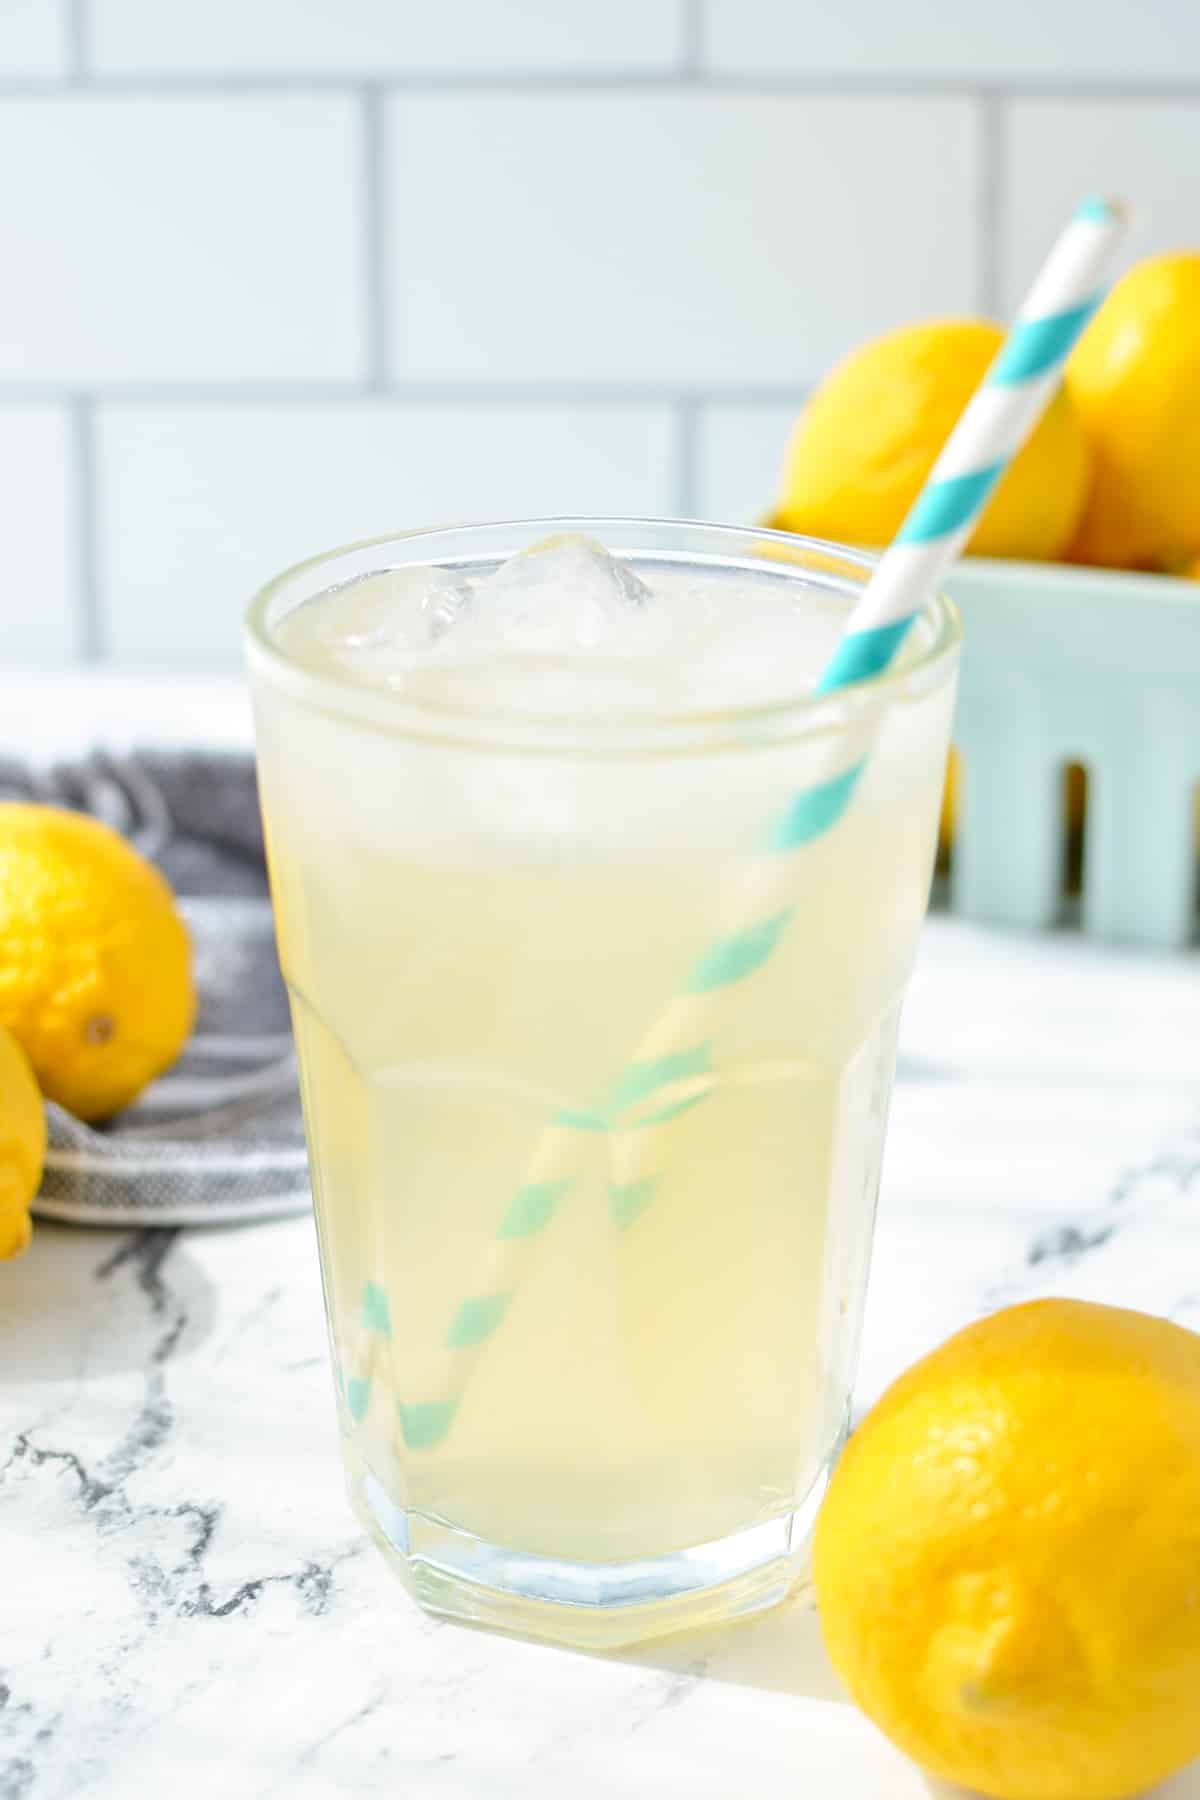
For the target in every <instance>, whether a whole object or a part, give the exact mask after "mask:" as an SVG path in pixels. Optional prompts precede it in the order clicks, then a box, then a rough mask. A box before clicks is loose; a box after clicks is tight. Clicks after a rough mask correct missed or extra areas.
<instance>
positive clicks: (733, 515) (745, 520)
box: [696, 401, 800, 525]
mask: <svg viewBox="0 0 1200 1800" xmlns="http://www.w3.org/2000/svg"><path fill="white" fill-rule="evenodd" d="M799 411H800V402H799V401H796V402H795V404H792V405H787V406H784V405H771V406H706V407H705V408H704V409H703V411H702V412H701V414H700V420H699V439H698V444H697V450H696V501H697V510H698V512H699V513H700V516H701V517H702V518H705V519H715V520H717V521H718V523H720V524H729V525H743V524H745V525H753V524H757V523H759V522H761V520H762V519H764V518H765V517H766V515H767V514H768V513H769V512H770V511H771V509H772V508H773V506H774V504H775V501H776V498H777V496H778V491H779V475H780V471H781V469H782V467H783V453H784V449H785V447H786V445H787V440H788V434H789V432H790V431H791V429H792V426H793V425H794V424H795V422H796V417H797V415H798V413H799Z"/></svg>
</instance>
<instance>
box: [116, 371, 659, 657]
mask: <svg viewBox="0 0 1200 1800" xmlns="http://www.w3.org/2000/svg"><path fill="white" fill-rule="evenodd" d="M673 427H674V421H673V419H672V417H671V414H670V412H669V410H668V409H667V408H665V407H653V406H621V405H605V404H595V405H589V406H586V407H573V408H567V407H562V406H520V407H514V406H509V405H482V406H474V407H472V406H463V405H453V404H449V405H440V406H424V405H422V406H416V405H407V406H406V405H400V404H396V403H394V402H380V403H372V402H363V403H359V404H340V403H339V404H329V405H311V406H310V405H294V406H278V407H269V406H221V405H215V404H213V405H196V406H192V407H152V406H126V405H115V406H111V407H107V408H105V409H104V411H103V413H102V417H101V429H100V436H99V471H100V496H101V503H102V508H103V517H104V529H103V543H102V556H101V560H102V592H103V595H104V600H105V606H106V613H107V619H108V650H109V654H110V655H111V657H112V658H113V660H116V661H120V662H124V663H128V664H156V665H160V666H167V665H170V664H172V663H177V664H181V665H186V666H188V667H193V666H197V665H202V666H230V665H236V664H237V663H238V662H239V660H240V656H241V649H240V640H239V629H240V620H241V615H242V612H243V610H244V607H245V604H246V602H247V600H248V599H249V597H250V594H251V593H252V591H253V590H254V588H255V587H256V586H257V585H258V584H259V583H260V582H262V581H264V580H266V579H267V578H268V577H269V576H271V575H273V574H275V573H276V572H277V571H278V570H280V569H281V568H283V567H284V566H285V565H287V564H288V563H291V562H295V561H297V560H298V559H299V558H301V557H303V556H306V555H309V554H312V553H315V552H316V551H319V550H323V549H329V548H331V547H333V546H334V545H336V544H339V543H345V542H347V541H349V540H352V539H354V538H359V537H367V536H375V535H378V534H380V533H382V532H386V531H389V530H393V529H394V530H397V531H399V530H404V529H407V528H409V527H412V526H419V525H429V524H438V523H444V522H447V521H453V520H465V519H471V518H477V519H486V518H504V517H520V516H522V515H531V514H555V513H570V512H573V511H574V512H583V513H604V512H613V513H634V514H655V513H663V512H670V511H671V510H672V503H673V497H674V493H675V485H676V477H677V471H676V468H675V458H674V442H675V439H674V429H673Z"/></svg>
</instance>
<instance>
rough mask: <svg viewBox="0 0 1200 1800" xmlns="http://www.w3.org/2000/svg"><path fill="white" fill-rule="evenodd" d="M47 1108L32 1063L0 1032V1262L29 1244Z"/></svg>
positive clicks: (44, 1144) (40, 1176)
mask: <svg viewBox="0 0 1200 1800" xmlns="http://www.w3.org/2000/svg"><path fill="white" fill-rule="evenodd" d="M45 1156H46V1109H45V1107H44V1106H43V1105H42V1096H41V1094H40V1093H39V1092H38V1084H37V1082H36V1081H35V1080H34V1077H33V1070H32V1069H31V1068H30V1066H29V1058H28V1057H27V1056H26V1055H25V1052H24V1051H23V1050H22V1048H21V1046H20V1044H18V1043H17V1041H16V1039H15V1038H14V1037H11V1036H10V1035H9V1033H8V1032H7V1031H4V1030H2V1029H0V1260H3V1259H5V1258H7V1257H10V1256H20V1254H21V1252H22V1250H24V1249H25V1247H26V1245H27V1244H28V1243H29V1235H30V1225H29V1204H30V1201H31V1200H32V1199H33V1197H34V1195H35V1194H36V1193H37V1191H38V1188H39V1187H40V1186H41V1181H42V1164H43V1162H44V1161H45Z"/></svg>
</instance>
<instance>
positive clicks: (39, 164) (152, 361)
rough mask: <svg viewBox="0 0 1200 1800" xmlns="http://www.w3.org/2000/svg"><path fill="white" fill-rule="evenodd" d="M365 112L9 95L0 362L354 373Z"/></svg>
mask: <svg viewBox="0 0 1200 1800" xmlns="http://www.w3.org/2000/svg"><path fill="white" fill-rule="evenodd" d="M361 163H362V145H361V141H360V121H359V119H358V117H357V114H356V112H355V110H354V107H353V104H352V102H351V101H350V100H349V99H347V98H342V97H338V96H330V97H296V96H272V97H261V98H258V97H247V96H222V97H214V98H207V97H205V98H200V97H195V96H187V97H180V98H175V99H162V98H147V97H139V96H124V97H120V96H116V95H106V96H104V97H90V96H89V97H83V96H69V97H68V96H62V97H53V98H50V99H45V100H43V99H33V98H28V99H26V98H21V99H10V100H7V101H5V102H4V103H3V105H0V166H2V167H4V168H5V169H7V170H9V171H10V172H11V171H20V172H21V176H20V179H9V180H6V181H5V182H4V183H3V184H2V185H0V239H2V240H3V243H4V255H5V264H6V267H7V269H8V270H9V277H8V278H7V279H6V280H5V281H4V282H3V284H0V379H4V378H7V379H9V380H17V381H21V380H24V381H39V382H54V383H66V384H70V383H77V382H93V381H95V382H106V381H112V382H126V381H128V382H137V381H153V380H160V381H181V382H190V381H205V380H237V379H243V378H246V379H251V380H274V379H277V378H288V379H304V380H322V379H338V378H346V379H353V378H354V377H356V376H357V375H359V374H360V372H361V370H362V366H363V359H364V350H363V343H362V323H361V320H362V313H363V299H362V284H363V274H362V271H363V268H364V263H365V257H364V250H363V242H362V235H363V224H364V220H363V200H362V195H361V192H360V180H361Z"/></svg>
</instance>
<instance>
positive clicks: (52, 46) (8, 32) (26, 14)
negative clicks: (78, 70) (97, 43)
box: [0, 0, 67, 81]
mask: <svg viewBox="0 0 1200 1800" xmlns="http://www.w3.org/2000/svg"><path fill="white" fill-rule="evenodd" d="M66 62H67V9H66V0H3V4H2V5H0V81H13V80H23V79H26V78H29V77H32V78H33V79H45V78H49V77H52V76H55V75H62V74H63V73H64V72H65V69H66Z"/></svg>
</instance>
